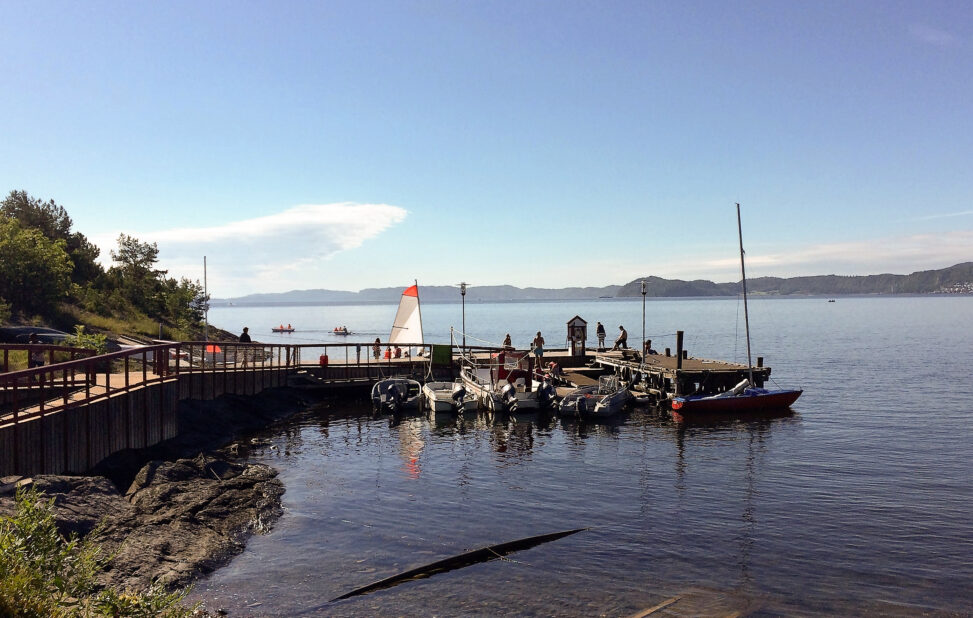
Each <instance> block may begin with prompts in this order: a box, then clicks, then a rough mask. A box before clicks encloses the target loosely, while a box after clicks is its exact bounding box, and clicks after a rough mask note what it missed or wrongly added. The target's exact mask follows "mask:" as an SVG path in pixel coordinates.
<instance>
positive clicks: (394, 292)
mask: <svg viewBox="0 0 973 618" xmlns="http://www.w3.org/2000/svg"><path fill="white" fill-rule="evenodd" d="M620 287H621V286H619V285H607V286H605V287H599V288H596V287H584V288H582V287H576V288H559V289H552V288H518V287H514V286H512V285H482V286H471V287H470V288H469V289H468V290H467V292H466V300H467V301H469V302H476V301H498V300H566V299H579V298H580V299H584V298H599V297H602V296H611V297H613V296H615V295H616V293H617V292H618V290H619V288H620ZM404 289H405V287H395V288H365V289H364V290H362V291H360V292H345V291H341V290H293V291H291V292H280V293H276V294H248V295H247V296H240V297H238V298H224V299H213V300H212V302H211V304H212V305H226V304H229V303H233V304H235V305H261V304H271V303H274V304H277V303H302V304H303V303H307V304H313V303H353V302H393V303H394V302H398V301H399V297H400V296H401V295H402V290H404ZM419 289H420V291H421V296H422V301H423V302H443V301H446V302H454V301H456V300H458V299H459V296H460V294H459V288H457V287H456V286H452V285H420V286H419Z"/></svg>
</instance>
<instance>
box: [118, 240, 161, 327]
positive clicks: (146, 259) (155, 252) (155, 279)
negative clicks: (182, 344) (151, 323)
mask: <svg viewBox="0 0 973 618" xmlns="http://www.w3.org/2000/svg"><path fill="white" fill-rule="evenodd" d="M111 259H112V260H113V261H114V262H115V263H116V264H117V266H115V267H112V269H111V273H110V274H112V275H113V276H114V278H115V279H116V280H117V282H118V284H119V287H120V288H121V290H122V292H123V294H124V295H125V297H126V298H127V299H128V300H129V302H131V303H132V304H133V305H134V306H135V307H137V308H139V309H141V310H142V311H145V312H146V313H148V314H149V315H150V316H156V317H158V316H160V315H161V314H162V313H163V311H162V309H163V304H164V303H163V294H162V286H163V282H164V276H165V274H166V271H164V270H156V269H155V264H156V262H158V261H159V247H158V245H156V244H155V243H145V242H141V241H139V240H138V239H137V238H135V237H133V236H129V235H128V234H120V235H119V236H118V251H117V252H116V251H112V252H111Z"/></svg>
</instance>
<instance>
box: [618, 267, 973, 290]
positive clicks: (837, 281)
mask: <svg viewBox="0 0 973 618" xmlns="http://www.w3.org/2000/svg"><path fill="white" fill-rule="evenodd" d="M641 281H642V279H636V280H634V281H631V282H629V283H626V284H625V285H623V286H622V287H621V289H619V291H618V296H641V295H642V286H641V283H640V282H641ZM645 282H646V296H652V297H657V296H658V297H675V296H733V295H736V294H738V293H739V292H740V283H739V282H734V283H713V282H712V281H679V280H668V279H660V278H659V277H646V278H645ZM747 291H748V292H750V293H751V294H768V295H779V296H786V295H791V294H794V295H798V294H804V295H820V296H837V295H841V294H938V293H950V292H954V293H955V292H959V293H971V292H973V262H964V263H962V264H957V265H955V266H950V267H949V268H942V269H939V270H923V271H920V272H914V273H912V274H911V275H890V274H884V275H862V276H839V275H817V276H812V277H789V278H780V277H757V278H755V279H749V278H748V279H747Z"/></svg>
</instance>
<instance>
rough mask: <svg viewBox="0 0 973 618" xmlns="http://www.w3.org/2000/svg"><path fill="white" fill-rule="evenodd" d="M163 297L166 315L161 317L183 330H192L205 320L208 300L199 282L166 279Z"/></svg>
mask: <svg viewBox="0 0 973 618" xmlns="http://www.w3.org/2000/svg"><path fill="white" fill-rule="evenodd" d="M162 295H163V298H164V301H165V315H164V316H161V317H164V318H166V319H168V320H169V321H170V322H172V323H173V324H175V325H176V326H178V327H179V328H183V329H192V328H194V327H196V326H198V325H199V323H200V322H201V321H202V320H203V312H204V310H205V307H206V298H205V296H204V295H203V286H202V285H200V283H199V281H195V282H194V281H190V280H189V279H186V278H185V277H183V278H182V279H180V280H179V281H176V280H175V279H166V280H165V281H164V283H163V290H162Z"/></svg>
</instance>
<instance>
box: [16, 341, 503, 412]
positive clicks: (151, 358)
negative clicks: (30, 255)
mask: <svg viewBox="0 0 973 618" xmlns="http://www.w3.org/2000/svg"><path fill="white" fill-rule="evenodd" d="M372 345H373V344H372V343H371V342H362V343H327V344H296V345H289V344H264V343H238V342H222V341H219V342H215V341H209V342H207V341H188V342H171V341H159V342H155V343H154V344H152V345H147V346H138V347H133V348H129V349H125V350H121V351H118V352H112V353H109V354H101V355H93V354H94V353H93V352H91V351H90V350H85V349H82V348H68V347H61V346H46V345H35V346H31V345H26V344H9V345H0V354H2V358H3V360H4V364H3V368H4V372H3V373H0V424H5V423H9V422H15V423H16V422H20V421H23V420H28V419H31V418H35V417H38V416H43V415H45V414H49V413H53V412H57V411H60V410H64V409H68V408H72V407H76V406H80V405H84V404H85V403H88V402H92V401H95V400H98V399H102V398H107V397H111V396H112V395H113V394H116V393H119V392H125V391H129V390H131V389H133V388H136V387H142V386H145V385H149V384H153V383H159V382H163V381H166V380H171V379H174V378H177V377H178V376H179V375H183V374H192V373H216V374H220V373H222V374H230V373H235V374H239V373H240V372H243V373H247V372H256V371H262V370H266V369H270V368H274V369H281V370H285V371H296V370H298V369H308V368H312V367H317V368H320V367H332V368H334V369H338V368H340V369H339V370H338V372H337V373H339V374H340V373H341V369H343V370H346V371H348V373H349V375H350V373H351V372H350V370H351V369H352V368H355V367H359V368H361V367H370V368H373V369H375V368H379V369H382V370H383V373H384V374H386V375H388V374H393V373H417V372H421V371H423V370H424V368H425V367H427V366H428V364H429V362H430V356H431V353H432V347H433V345H432V344H412V345H401V346H400V347H401V348H402V349H403V356H401V357H399V358H395V357H390V358H385V348H386V345H385V344H383V345H382V346H381V348H380V352H379V358H377V359H376V358H375V354H374V352H373V349H372ZM32 348H34V349H36V348H44V350H45V353H46V354H47V359H48V360H49V361H52V362H50V363H49V364H46V365H44V366H41V367H34V368H31V369H22V370H18V371H6V369H7V368H8V367H9V362H8V358H9V353H10V351H12V350H30V349H32ZM406 350H409V351H412V352H414V354H413V355H409V356H406V355H405V354H406ZM497 351H499V349H498V348H493V347H489V346H467V348H466V352H467V354H477V353H479V354H489V353H491V352H497ZM28 353H29V352H28ZM59 355H66V356H64V358H66V359H67V360H61V361H60V362H58V360H59V358H60V356H59ZM450 359H452V355H450ZM369 375H371V374H369ZM375 375H378V374H377V373H376V374H375Z"/></svg>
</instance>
